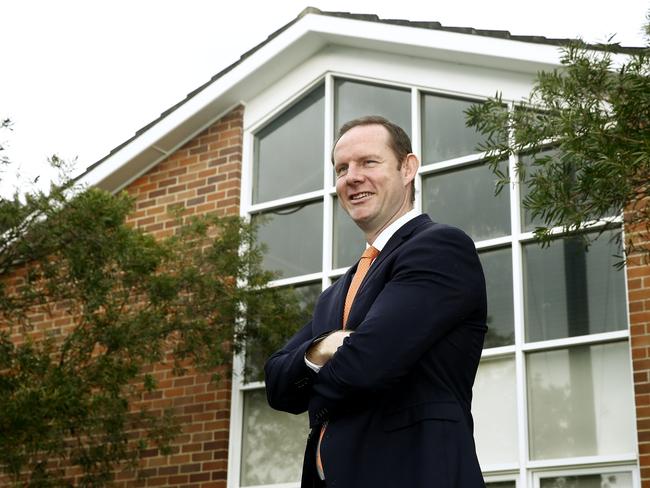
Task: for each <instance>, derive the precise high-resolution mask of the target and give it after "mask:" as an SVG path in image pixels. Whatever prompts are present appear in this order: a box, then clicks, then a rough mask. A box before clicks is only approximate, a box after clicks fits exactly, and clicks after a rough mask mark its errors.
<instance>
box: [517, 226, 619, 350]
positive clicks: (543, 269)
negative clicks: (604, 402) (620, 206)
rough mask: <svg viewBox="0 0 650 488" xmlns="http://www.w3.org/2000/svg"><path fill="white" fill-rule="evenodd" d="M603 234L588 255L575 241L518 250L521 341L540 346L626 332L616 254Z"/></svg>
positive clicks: (612, 233)
mask: <svg viewBox="0 0 650 488" xmlns="http://www.w3.org/2000/svg"><path fill="white" fill-rule="evenodd" d="M615 235H616V231H608V232H604V233H603V234H602V235H601V236H600V237H599V238H598V240H596V241H595V242H593V243H592V245H591V246H590V247H589V250H588V252H586V251H585V247H584V242H583V241H582V239H581V238H580V236H573V237H565V238H562V239H557V240H555V241H553V242H551V244H550V246H549V247H547V248H542V247H540V246H539V244H537V243H535V242H532V243H529V244H526V245H524V246H523V262H524V298H525V302H524V311H525V321H526V322H525V323H526V340H527V341H541V340H546V339H557V338H561V337H574V336H580V335H586V334H596V333H599V332H608V331H613V330H621V329H625V328H626V327H627V319H626V310H625V281H624V273H623V271H622V270H619V269H616V268H615V266H614V264H616V263H617V262H618V261H619V260H620V258H618V257H616V255H620V253H621V251H620V249H619V245H618V244H617V243H616V242H614V241H613V240H612V238H613V237H615Z"/></svg>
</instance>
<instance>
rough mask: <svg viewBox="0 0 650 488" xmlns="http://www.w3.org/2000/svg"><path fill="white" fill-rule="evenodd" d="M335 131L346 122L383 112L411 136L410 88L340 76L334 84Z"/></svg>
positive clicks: (384, 115) (382, 114)
mask: <svg viewBox="0 0 650 488" xmlns="http://www.w3.org/2000/svg"><path fill="white" fill-rule="evenodd" d="M334 99H335V100H336V108H335V110H334V125H335V131H334V134H335V135H336V134H337V133H338V130H339V128H340V127H341V126H342V125H343V124H345V123H346V122H348V121H350V120H352V119H356V118H357V117H362V116H364V115H381V116H383V117H386V118H387V119H388V120H390V121H391V122H393V123H395V124H397V125H399V126H400V127H401V128H402V129H404V131H405V132H406V133H407V134H408V135H409V136H410V135H411V90H402V89H397V88H393V87H387V86H381V85H371V84H369V83H359V82H356V81H349V80H342V79H337V80H336V82H335V85H334Z"/></svg>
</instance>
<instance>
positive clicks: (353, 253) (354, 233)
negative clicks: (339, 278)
mask: <svg viewBox="0 0 650 488" xmlns="http://www.w3.org/2000/svg"><path fill="white" fill-rule="evenodd" d="M333 236H334V242H333V243H332V267H333V268H343V267H347V266H352V265H353V264H354V263H356V262H357V260H358V259H359V258H360V257H361V254H363V250H364V249H365V247H366V238H365V237H364V235H363V232H362V231H361V229H359V227H357V224H355V223H354V220H352V219H351V218H350V216H349V215H348V214H347V213H346V212H345V210H343V209H342V208H341V206H340V205H339V199H338V198H335V199H334V233H333Z"/></svg>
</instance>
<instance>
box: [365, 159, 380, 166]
mask: <svg viewBox="0 0 650 488" xmlns="http://www.w3.org/2000/svg"><path fill="white" fill-rule="evenodd" d="M378 163H379V162H378V161H375V160H374V159H366V160H365V161H364V164H365V165H366V166H374V165H376V164H378Z"/></svg>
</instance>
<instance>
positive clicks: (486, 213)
mask: <svg viewBox="0 0 650 488" xmlns="http://www.w3.org/2000/svg"><path fill="white" fill-rule="evenodd" d="M503 169H504V171H506V170H507V166H505V163H504V168H503ZM495 182H496V176H495V175H494V173H492V171H491V170H490V168H489V167H488V166H487V165H486V164H481V165H477V166H470V167H462V168H460V169H454V170H451V171H444V172H440V173H434V174H431V175H427V176H425V177H424V178H423V179H422V209H423V210H424V211H425V212H426V213H428V214H429V215H431V218H432V219H433V220H435V221H436V222H442V223H445V224H451V225H455V226H456V227H460V228H461V229H463V230H464V231H465V232H467V234H469V235H470V236H471V237H472V239H474V240H475V241H481V240H484V239H491V238H493V237H500V236H504V235H507V234H510V210H509V209H510V197H509V188H508V187H504V188H503V190H502V191H501V192H500V193H499V195H496V196H495V195H494V188H495Z"/></svg>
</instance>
